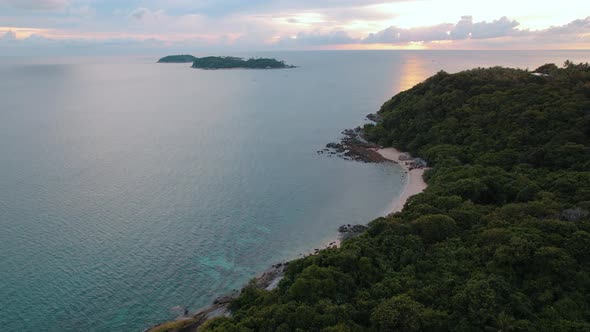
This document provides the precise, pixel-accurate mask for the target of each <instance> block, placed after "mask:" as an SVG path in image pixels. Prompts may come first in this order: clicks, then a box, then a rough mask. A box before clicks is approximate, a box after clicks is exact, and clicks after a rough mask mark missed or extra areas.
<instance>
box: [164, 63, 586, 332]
mask: <svg viewBox="0 0 590 332" xmlns="http://www.w3.org/2000/svg"><path fill="white" fill-rule="evenodd" d="M373 118H374V119H375V120H376V121H377V122H376V123H375V124H371V125H367V126H365V127H364V129H363V131H364V135H365V137H366V138H367V139H368V140H369V141H372V142H376V143H378V144H380V145H382V146H394V147H397V148H399V149H401V150H405V151H409V152H411V153H412V154H413V155H416V156H420V157H422V158H425V159H427V160H428V162H429V164H430V165H432V168H431V169H430V170H428V171H427V172H426V173H425V179H426V181H427V183H428V188H427V189H426V190H425V191H424V192H423V193H421V194H418V195H416V196H414V197H412V198H410V199H409V201H408V202H407V203H406V205H405V207H404V209H403V211H402V212H399V213H396V214H394V215H390V216H388V217H385V218H379V219H376V220H374V221H372V222H371V223H369V226H368V229H367V230H366V231H365V232H364V233H362V234H361V235H360V236H358V237H356V238H352V239H348V240H344V241H343V243H342V245H341V247H340V248H331V249H326V250H321V251H319V252H318V253H317V254H316V255H312V256H308V257H306V258H302V259H298V260H295V261H292V262H290V263H289V264H288V266H287V269H286V272H285V275H284V278H283V279H282V280H281V281H280V283H279V285H278V287H277V288H275V289H273V290H270V291H268V290H265V289H262V288H260V287H258V286H257V284H256V282H254V281H253V282H251V283H250V284H249V285H248V286H246V287H245V288H244V289H242V291H241V294H240V295H239V297H237V298H236V299H234V300H233V301H232V302H231V305H230V306H229V309H230V310H231V313H232V315H231V317H219V318H215V319H212V320H209V321H208V322H206V323H205V324H204V325H203V326H200V328H198V330H199V331H218V332H221V331H236V332H238V331H324V332H328V331H332V332H337V331H339V332H344V331H351V332H352V331H490V332H500V331H590V65H588V64H573V63H571V62H566V64H565V66H563V67H557V66H555V65H545V66H542V67H540V68H539V69H538V70H537V71H535V72H530V71H528V70H520V69H510V68H501V67H495V68H487V69H483V68H478V69H474V70H468V71H463V72H460V73H456V74H448V73H445V72H439V73H438V74H436V75H434V76H433V77H431V78H429V79H427V80H426V81H425V82H423V83H420V84H418V85H416V86H415V87H413V88H412V89H409V90H407V91H404V92H401V93H399V94H398V95H396V96H394V97H393V98H392V99H390V100H389V101H387V102H386V103H385V104H384V105H383V106H382V108H381V110H380V111H379V112H378V114H377V115H376V116H375V117H373ZM199 324H200V321H198V320H197V317H196V316H195V318H193V319H186V320H181V321H177V322H173V323H168V324H167V325H166V324H165V325H161V326H159V327H157V328H155V329H154V330H153V331H156V330H157V331H180V330H182V331H196V330H197V326H198V325H199Z"/></svg>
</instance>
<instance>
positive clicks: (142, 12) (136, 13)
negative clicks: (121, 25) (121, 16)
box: [129, 7, 150, 20]
mask: <svg viewBox="0 0 590 332" xmlns="http://www.w3.org/2000/svg"><path fill="white" fill-rule="evenodd" d="M148 14H150V10H149V9H147V8H144V7H140V8H136V9H134V10H133V11H132V12H131V13H130V14H129V16H130V17H133V18H134V19H136V20H142V19H143V18H144V17H145V16H146V15H148Z"/></svg>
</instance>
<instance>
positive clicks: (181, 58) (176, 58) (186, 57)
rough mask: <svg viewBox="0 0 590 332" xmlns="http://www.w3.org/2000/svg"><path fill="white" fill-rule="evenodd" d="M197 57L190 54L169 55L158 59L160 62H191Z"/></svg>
mask: <svg viewBox="0 0 590 332" xmlns="http://www.w3.org/2000/svg"><path fill="white" fill-rule="evenodd" d="M195 59H196V58H195V57H194V56H192V55H190V54H180V55H168V56H165V57H163V58H161V59H160V60H158V63H189V62H193V61H195Z"/></svg>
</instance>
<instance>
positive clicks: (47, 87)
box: [0, 51, 590, 331]
mask: <svg viewBox="0 0 590 332" xmlns="http://www.w3.org/2000/svg"><path fill="white" fill-rule="evenodd" d="M163 55H165V54H162V56H163ZM195 55H197V56H199V55H204V54H195ZM238 55H242V54H238ZM243 55H245V56H264V57H276V58H278V59H281V60H285V61H286V62H287V63H289V64H293V65H296V66H299V67H298V68H294V69H284V70H239V69H238V70H216V71H202V70H196V69H191V68H190V64H156V63H155V62H156V60H157V58H158V57H157V56H134V57H79V58H59V57H52V58H15V57H4V58H1V57H0V156H1V157H0V230H1V231H0V308H1V309H0V326H1V327H2V328H1V329H2V330H4V331H24V330H35V331H142V330H143V329H145V328H147V327H149V326H150V325H153V324H155V323H158V322H161V321H163V320H167V319H171V318H174V316H175V313H174V311H173V310H172V308H173V307H175V306H187V307H188V308H189V309H190V310H191V311H194V310H197V309H198V308H200V307H203V306H205V305H207V304H209V303H210V302H211V301H212V300H213V299H214V298H215V297H217V296H220V295H223V294H226V293H228V292H230V291H231V290H233V289H239V288H240V287H241V286H242V285H244V284H245V283H246V282H247V281H248V280H249V279H250V278H252V277H253V276H255V275H256V274H257V273H259V272H261V271H263V270H265V269H267V268H268V267H270V266H271V265H272V264H274V263H276V262H279V261H283V260H288V259H293V258H297V257H300V256H301V254H303V253H305V252H309V251H310V250H313V249H314V248H318V247H319V246H320V245H321V244H325V243H327V242H329V241H330V240H331V239H334V238H335V237H336V235H337V228H338V226H340V225H342V224H356V223H367V222H369V221H370V220H372V219H374V218H376V217H379V216H383V215H385V214H386V213H387V211H388V210H389V208H390V207H391V205H392V201H393V200H394V199H395V197H397V196H398V195H400V193H401V190H402V188H403V186H404V184H405V181H406V179H405V177H404V176H405V175H404V173H403V171H401V169H400V168H398V167H396V166H393V165H391V164H364V163H360V162H353V161H346V160H342V159H339V158H334V157H333V158H330V157H329V156H327V155H318V154H317V153H316V151H317V150H321V149H323V147H324V146H325V144H326V143H329V142H333V141H337V140H338V139H339V137H340V132H341V131H342V130H344V129H346V128H353V127H356V126H358V125H362V124H363V123H365V121H366V120H365V119H364V118H365V116H366V115H367V114H369V113H374V112H376V111H377V110H378V109H379V107H380V106H381V104H382V103H383V102H385V101H386V100H387V99H389V98H390V97H391V96H393V95H394V94H396V93H397V92H399V91H401V90H405V89H408V88H410V87H412V86H413V85H415V84H417V83H419V82H420V81H422V80H423V79H425V78H427V77H429V76H430V75H432V74H434V73H436V72H437V71H439V70H445V71H448V72H456V71H459V70H463V69H468V68H473V67H478V66H482V67H488V66H494V65H502V66H511V67H520V68H529V69H534V68H536V67H537V66H540V65H542V64H544V63H547V62H555V63H557V64H561V63H563V62H564V61H565V60H567V59H570V60H573V61H588V60H590V52H582V51H321V52H320V51H314V52H311V51H310V52H274V53H273V52H269V53H251V54H243Z"/></svg>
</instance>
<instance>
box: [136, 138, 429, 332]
mask: <svg viewBox="0 0 590 332" xmlns="http://www.w3.org/2000/svg"><path fill="white" fill-rule="evenodd" d="M361 150H365V151H372V153H373V154H378V155H379V156H380V157H381V158H383V160H379V161H377V160H376V161H374V162H387V163H395V164H397V165H399V166H400V167H401V168H402V170H403V171H404V173H405V174H406V175H407V181H406V183H405V185H404V188H403V189H402V192H401V194H400V195H399V196H396V197H394V198H393V200H392V202H391V204H390V205H389V207H388V208H387V210H386V211H387V212H386V216H388V215H392V214H394V213H397V212H400V211H401V210H402V209H403V208H404V205H405V204H406V202H407V201H408V199H409V198H410V197H412V196H414V195H416V194H419V193H421V192H422V191H424V190H425V189H426V187H427V184H426V182H425V181H424V178H423V174H424V171H425V170H426V169H424V168H411V167H410V166H409V165H408V164H409V162H408V161H404V160H400V156H402V155H406V156H409V154H408V153H406V152H402V151H399V150H397V149H395V148H361ZM372 158H375V157H372ZM358 226H360V227H362V228H364V229H366V227H365V226H362V225H344V226H341V228H340V229H339V233H338V235H337V236H336V237H335V238H328V240H326V241H324V242H323V243H322V244H321V245H320V246H318V248H316V249H313V250H311V249H310V250H309V251H307V252H305V253H303V254H299V255H298V256H296V257H294V258H293V259H298V258H303V257H306V256H310V255H315V254H317V253H318V252H319V251H320V250H324V249H328V248H334V247H340V244H341V243H342V241H343V240H344V239H346V238H347V236H350V237H354V236H355V235H356V234H359V233H357V232H358V231H355V230H354V227H358ZM343 227H344V229H345V231H342V228H343ZM364 229H362V230H361V231H360V232H362V231H364ZM288 264H289V262H288V261H287V262H284V263H278V264H275V265H273V266H272V267H271V268H269V269H267V270H266V271H263V272H262V273H260V274H258V275H257V276H255V277H254V279H253V283H254V285H255V287H256V288H259V289H265V290H273V289H274V288H276V287H277V286H278V284H279V282H280V281H281V279H282V278H283V275H284V272H285V269H286V267H287V265H288ZM238 295H239V292H233V293H231V294H228V295H224V296H221V297H219V298H217V299H215V300H214V301H213V304H211V305H209V306H206V307H204V308H202V309H200V310H198V311H196V312H193V313H191V314H190V315H186V316H180V317H177V318H176V319H175V320H172V321H168V322H164V323H161V324H157V325H154V326H151V327H149V328H147V329H145V330H144V331H147V332H159V331H176V330H183V331H196V330H197V329H198V327H199V326H200V325H201V324H203V323H205V321H207V320H208V319H211V318H215V317H220V316H226V317H227V316H229V315H230V312H229V309H228V307H229V304H230V303H231V301H232V300H233V299H235V298H236V297H237V296H238Z"/></svg>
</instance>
